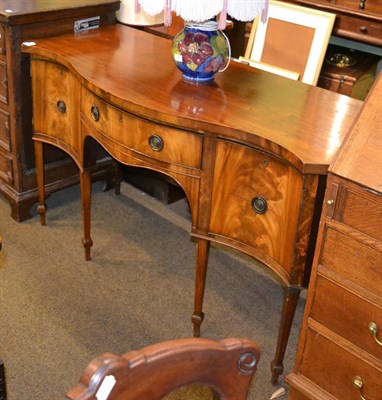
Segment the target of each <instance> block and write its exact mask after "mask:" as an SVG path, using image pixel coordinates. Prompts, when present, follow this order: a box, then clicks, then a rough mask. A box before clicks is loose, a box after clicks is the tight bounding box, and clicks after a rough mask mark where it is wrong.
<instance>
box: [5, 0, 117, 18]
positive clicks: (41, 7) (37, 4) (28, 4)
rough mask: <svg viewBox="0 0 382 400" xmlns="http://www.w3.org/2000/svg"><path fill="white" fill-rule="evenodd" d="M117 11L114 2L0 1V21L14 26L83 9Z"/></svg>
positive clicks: (81, 0) (86, 0) (99, 0)
mask: <svg viewBox="0 0 382 400" xmlns="http://www.w3.org/2000/svg"><path fill="white" fill-rule="evenodd" d="M110 5H111V6H112V7H113V9H114V10H115V11H117V10H118V9H119V7H120V1H116V0H54V1H48V0H33V1H32V0H0V21H3V22H7V23H14V24H24V23H32V22H41V21H42V20H45V19H46V20H49V21H52V20H55V19H58V18H62V14H63V13H67V14H70V15H75V14H76V11H77V10H78V11H80V10H83V9H84V8H92V7H98V8H99V7H101V6H108V7H110Z"/></svg>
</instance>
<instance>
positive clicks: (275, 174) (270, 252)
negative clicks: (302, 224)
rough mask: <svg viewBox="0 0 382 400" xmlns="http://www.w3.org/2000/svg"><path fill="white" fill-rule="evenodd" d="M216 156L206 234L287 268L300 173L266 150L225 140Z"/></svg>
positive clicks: (290, 257) (299, 195)
mask: <svg viewBox="0 0 382 400" xmlns="http://www.w3.org/2000/svg"><path fill="white" fill-rule="evenodd" d="M215 159H216V161H215V169H214V178H213V194H212V206H211V207H212V208H211V224H210V232H211V233H214V234H218V235H222V236H225V237H229V238H233V239H235V240H237V241H239V242H242V243H245V244H248V245H250V246H252V247H254V248H256V249H257V250H258V251H259V252H260V253H263V254H264V255H266V256H270V257H271V258H272V259H274V260H276V261H277V262H278V263H279V264H281V265H283V266H289V265H290V262H291V259H292V252H293V245H294V239H295V235H296V229H297V221H298V217H299V206H300V203H301V196H302V188H303V179H302V176H301V175H300V174H299V172H298V171H296V170H295V169H294V168H292V167H290V166H289V165H288V164H286V163H284V162H282V161H280V160H278V159H276V158H275V157H272V156H270V155H269V154H266V153H263V152H260V151H258V150H255V149H252V148H249V147H246V146H243V145H238V144H234V143H230V142H225V141H219V142H218V143H217V148H216V157H215ZM222 182H224V185H222Z"/></svg>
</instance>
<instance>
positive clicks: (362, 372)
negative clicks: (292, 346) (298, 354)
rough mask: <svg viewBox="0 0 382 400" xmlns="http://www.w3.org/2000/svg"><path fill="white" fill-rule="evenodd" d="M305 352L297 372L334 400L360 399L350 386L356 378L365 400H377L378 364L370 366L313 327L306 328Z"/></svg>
mask: <svg viewBox="0 0 382 400" xmlns="http://www.w3.org/2000/svg"><path fill="white" fill-rule="evenodd" d="M304 352H305V357H304V359H303V361H302V364H301V369H300V373H301V374H302V375H304V376H305V377H306V378H308V379H309V380H310V381H312V382H314V383H315V384H317V385H318V386H319V387H321V388H322V389H323V390H325V391H326V392H328V393H330V394H331V395H332V396H334V397H335V398H336V399H338V400H359V399H360V392H359V390H357V389H356V388H355V387H354V385H353V382H354V379H355V378H356V377H360V378H361V379H362V382H363V387H362V394H363V396H364V397H365V398H366V399H380V395H381V393H382V370H381V362H379V365H372V364H370V363H369V362H367V361H366V360H363V359H362V358H360V357H358V355H356V354H354V353H352V352H350V351H348V350H347V349H346V348H345V347H343V346H341V344H340V343H334V342H333V341H331V340H330V339H328V338H327V337H325V336H323V335H322V334H320V333H319V332H317V331H316V330H314V329H312V328H308V332H307V338H306V343H305V351H304Z"/></svg>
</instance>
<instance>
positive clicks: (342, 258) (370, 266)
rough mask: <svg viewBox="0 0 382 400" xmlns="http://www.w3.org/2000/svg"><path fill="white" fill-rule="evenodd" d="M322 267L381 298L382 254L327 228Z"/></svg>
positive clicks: (321, 260)
mask: <svg viewBox="0 0 382 400" xmlns="http://www.w3.org/2000/svg"><path fill="white" fill-rule="evenodd" d="M325 229H326V230H325V232H324V247H323V248H322V249H321V254H320V259H319V264H320V265H323V266H324V267H326V268H328V269H329V270H331V271H333V272H335V273H337V274H338V275H340V276H341V277H342V278H345V279H347V280H349V281H350V282H353V283H354V284H356V285H358V286H360V287H362V288H364V289H366V290H368V291H370V292H373V293H375V294H376V295H377V296H379V297H382V285H381V282H382V253H381V252H380V251H378V250H377V249H375V248H373V247H371V246H368V245H366V244H365V243H363V242H362V241H360V240H357V239H355V238H353V237H350V236H348V235H346V234H344V233H343V232H339V231H338V230H336V229H334V228H332V227H328V226H327V227H326V228H325Z"/></svg>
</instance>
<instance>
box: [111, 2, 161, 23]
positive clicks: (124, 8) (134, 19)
mask: <svg viewBox="0 0 382 400" xmlns="http://www.w3.org/2000/svg"><path fill="white" fill-rule="evenodd" d="M117 19H118V21H119V22H121V23H123V24H127V25H135V26H153V25H163V23H164V13H163V10H162V11H159V12H158V13H156V14H148V13H147V12H145V11H144V10H143V9H137V8H136V1H135V0H122V1H121V6H120V9H119V11H118V12H117Z"/></svg>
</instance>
